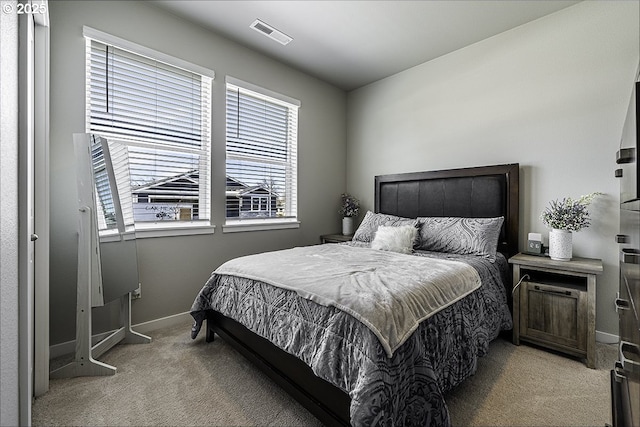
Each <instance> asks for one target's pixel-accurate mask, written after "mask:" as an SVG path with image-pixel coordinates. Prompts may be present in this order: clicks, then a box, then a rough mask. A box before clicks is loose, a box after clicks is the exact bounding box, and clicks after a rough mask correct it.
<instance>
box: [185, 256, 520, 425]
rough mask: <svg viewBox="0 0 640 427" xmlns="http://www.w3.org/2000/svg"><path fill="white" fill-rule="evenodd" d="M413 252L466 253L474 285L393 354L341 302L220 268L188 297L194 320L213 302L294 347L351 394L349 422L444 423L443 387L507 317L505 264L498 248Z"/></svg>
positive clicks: (469, 370) (472, 365) (457, 378)
mask: <svg viewBox="0 0 640 427" xmlns="http://www.w3.org/2000/svg"><path fill="white" fill-rule="evenodd" d="M352 245H358V244H356V243H352ZM415 255H417V256H426V257H434V258H447V259H453V260H458V261H462V262H465V263H467V264H469V265H470V266H472V267H473V268H474V269H475V270H476V271H477V272H478V274H479V275H480V278H481V280H482V286H481V287H480V288H479V289H478V290H476V291H474V292H473V293H471V294H469V295H467V296H466V297H465V298H463V299H461V300H460V301H458V302H457V303H455V304H453V305H451V306H449V307H447V308H445V309H443V310H441V311H439V312H438V313H436V314H435V315H433V316H431V317H430V318H428V319H426V320H424V321H423V322H422V323H421V324H420V326H419V327H418V329H417V330H416V331H415V332H414V333H413V334H412V335H411V337H410V338H409V339H408V340H406V341H405V342H404V343H403V344H402V345H401V346H400V347H399V348H398V349H397V350H396V351H395V352H394V354H393V357H391V358H389V357H388V356H387V353H386V352H385V350H384V348H383V346H382V345H381V344H380V342H379V340H378V337H377V336H376V335H375V334H374V333H373V332H371V331H370V330H369V329H368V328H367V327H366V326H365V325H364V324H363V323H361V322H359V321H357V320H356V319H355V318H353V317H352V316H351V315H349V314H347V313H345V312H343V311H341V310H340V309H338V308H335V307H326V306H323V305H319V304H317V303H315V302H313V301H310V300H306V299H303V298H301V297H299V296H298V295H297V294H296V293H295V292H294V291H291V290H288V289H282V288H278V287H274V286H271V285H268V284H266V283H263V282H259V281H255V280H251V279H244V278H239V277H234V276H228V275H216V274H214V275H212V276H211V278H210V279H209V280H208V281H207V283H206V284H205V286H204V287H203V288H202V290H201V291H200V293H199V294H198V296H197V297H196V299H195V301H194V303H193V306H192V307H191V314H192V316H193V317H194V319H195V320H196V325H195V326H194V328H195V330H199V328H200V324H201V323H202V321H203V320H204V318H205V316H204V312H205V311H206V310H208V309H213V310H216V311H218V312H220V313H221V314H223V315H225V316H227V317H230V318H232V319H234V320H236V321H238V322H240V323H242V324H243V325H245V326H246V327H248V328H249V329H250V330H252V331H253V332H255V333H257V334H258V335H260V336H262V337H264V338H266V339H268V340H269V341H271V342H272V343H274V344H275V345H277V346H278V347H280V348H281V349H283V350H285V351H287V352H289V353H291V354H293V355H295V356H296V357H298V358H299V359H301V360H303V361H304V362H305V363H306V364H307V365H309V366H310V367H311V369H312V370H313V372H314V373H315V374H316V375H318V376H319V377H321V378H323V379H325V380H327V381H329V382H330V383H332V384H334V385H335V386H337V387H339V388H340V389H342V390H344V391H345V392H347V393H348V394H349V396H350V397H351V408H350V416H351V424H352V425H354V426H373V425H385V426H386V425H396V426H408V425H415V426H447V425H449V424H450V422H449V413H448V410H447V406H446V403H445V401H444V398H443V395H444V393H445V392H446V391H448V390H450V389H452V388H453V387H455V386H456V385H458V384H459V383H460V382H462V381H463V380H464V379H465V378H467V377H469V376H470V375H473V373H475V370H476V363H477V359H478V357H480V356H483V355H484V354H485V353H486V352H487V350H488V347H489V342H490V341H491V340H493V339H494V338H496V337H497V335H498V333H499V332H500V331H501V330H503V329H510V328H511V326H512V323H511V315H510V313H509V309H508V307H507V302H506V301H507V300H506V292H505V287H504V284H503V283H504V281H505V280H507V275H508V264H507V261H506V259H505V258H504V257H503V256H501V255H498V258H497V260H496V262H495V263H491V262H489V261H487V260H486V259H483V258H481V257H474V256H464V255H453V254H444V253H436V252H420V251H419V252H417V253H416V254H415Z"/></svg>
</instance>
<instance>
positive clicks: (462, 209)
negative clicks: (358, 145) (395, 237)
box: [375, 163, 520, 258]
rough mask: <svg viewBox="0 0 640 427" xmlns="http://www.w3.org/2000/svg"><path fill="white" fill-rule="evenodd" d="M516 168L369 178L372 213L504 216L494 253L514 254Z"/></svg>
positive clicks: (514, 166) (516, 209)
mask: <svg viewBox="0 0 640 427" xmlns="http://www.w3.org/2000/svg"><path fill="white" fill-rule="evenodd" d="M519 170H520V168H519V165H518V163H512V164H507V165H496V166H482V167H474V168H463V169H448V170H439V171H429V172H412V173H402V174H395V175H380V176H376V177H375V211H376V212H378V213H385V214H390V215H397V216H402V217H406V218H416V217H419V216H452V217H475V218H491V217H497V216H504V224H503V226H502V232H501V234H500V242H499V244H498V250H499V251H500V252H502V253H503V254H504V255H505V256H506V257H507V258H509V257H510V256H512V255H515V254H516V253H518V215H519V188H518V185H519Z"/></svg>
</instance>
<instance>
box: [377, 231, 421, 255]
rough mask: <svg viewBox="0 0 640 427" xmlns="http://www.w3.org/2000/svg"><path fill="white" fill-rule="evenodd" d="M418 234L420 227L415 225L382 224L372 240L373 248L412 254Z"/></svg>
mask: <svg viewBox="0 0 640 427" xmlns="http://www.w3.org/2000/svg"><path fill="white" fill-rule="evenodd" d="M417 235H418V229H417V228H416V227H414V226H413V225H401V226H399V227H394V226H387V225H381V226H379V227H378V230H377V231H376V236H375V237H374V239H373V241H372V242H371V249H379V250H382V251H391V252H399V253H401V254H410V253H411V252H412V251H413V243H414V242H415V240H416V236H417Z"/></svg>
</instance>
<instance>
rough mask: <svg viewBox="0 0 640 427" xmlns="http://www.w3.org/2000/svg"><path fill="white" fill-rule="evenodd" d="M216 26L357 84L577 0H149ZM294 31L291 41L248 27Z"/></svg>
mask: <svg viewBox="0 0 640 427" xmlns="http://www.w3.org/2000/svg"><path fill="white" fill-rule="evenodd" d="M149 2H150V3H152V4H155V5H157V6H158V7H160V8H163V9H166V10H169V11H170V12H171V13H173V14H175V15H178V16H181V17H183V18H185V19H187V20H189V21H191V22H194V23H196V24H198V25H200V26H203V27H205V28H208V29H210V30H212V31H213V32H215V33H217V34H219V35H221V36H224V37H226V38H228V39H231V40H233V41H236V42H237V43H240V44H242V45H245V46H247V47H249V48H251V49H254V50H256V51H258V52H262V53H263V54H265V55H267V56H269V57H272V58H274V59H276V60H278V61H280V62H283V63H285V64H288V65H290V66H292V67H294V68H297V69H299V70H301V71H304V72H305V73H307V74H310V75H312V76H315V77H317V78H319V79H321V80H324V81H326V82H329V83H331V84H333V85H335V86H337V87H340V88H342V89H344V90H352V89H356V88H358V87H361V86H364V85H366V84H368V83H371V82H374V81H376V80H379V79H382V78H384V77H387V76H390V75H393V74H395V73H397V72H399V71H402V70H406V69H407V68H410V67H413V66H415V65H418V64H421V63H423V62H426V61H429V60H432V59H434V58H437V57H439V56H442V55H446V54H447V53H449V52H453V51H455V50H458V49H460V48H463V47H465V46H469V45H471V44H473V43H476V42H478V41H481V40H484V39H486V38H489V37H491V36H494V35H496V34H499V33H502V32H504V31H507V30H509V29H512V28H515V27H517V26H519V25H522V24H525V23H527V22H530V21H533V20H535V19H538V18H541V17H543V16H545V15H548V14H551V13H554V12H556V11H558V10H560V9H564V8H566V7H568V6H571V5H574V4H576V3H578V1H564V0H562V1H561V0H546V1H541V0H509V1H507V0H441V1H437V0H423V1H391V0H388V1H384V0H373V1H365V0H355V1H337V0H334V1H331V0H320V1H311V0H309V1H307V0H299V1H292V0H284V1H270V0H258V1H242V0H235V1H233V0H232V1H222V0H216V1H203V0H149ZM256 19H260V20H261V21H263V22H265V23H267V24H269V25H270V26H272V27H275V28H276V29H278V30H280V31H282V32H283V33H285V34H287V35H288V36H291V37H293V41H292V42H291V43H289V44H288V45H286V46H283V45H281V44H280V43H278V42H276V41H274V40H271V39H269V38H268V37H265V36H264V35H262V34H260V33H259V32H257V31H255V30H253V29H251V28H249V25H250V24H251V23H252V22H254V21H255V20H256Z"/></svg>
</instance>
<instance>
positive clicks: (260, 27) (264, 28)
mask: <svg viewBox="0 0 640 427" xmlns="http://www.w3.org/2000/svg"><path fill="white" fill-rule="evenodd" d="M249 27H251V28H253V29H254V30H256V31H257V32H259V33H261V34H263V35H265V36H267V37H269V38H270V39H273V40H275V41H277V42H278V43H280V44H283V45H286V44H288V43H289V42H290V41H291V40H293V38H291V37H289V36H288V35H286V34H285V33H283V32H282V31H278V30H276V29H275V28H273V27H272V26H271V25H269V24H267V23H264V22H262V21H261V20H259V19H256V20H255V21H253V23H252V24H251V25H249Z"/></svg>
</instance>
